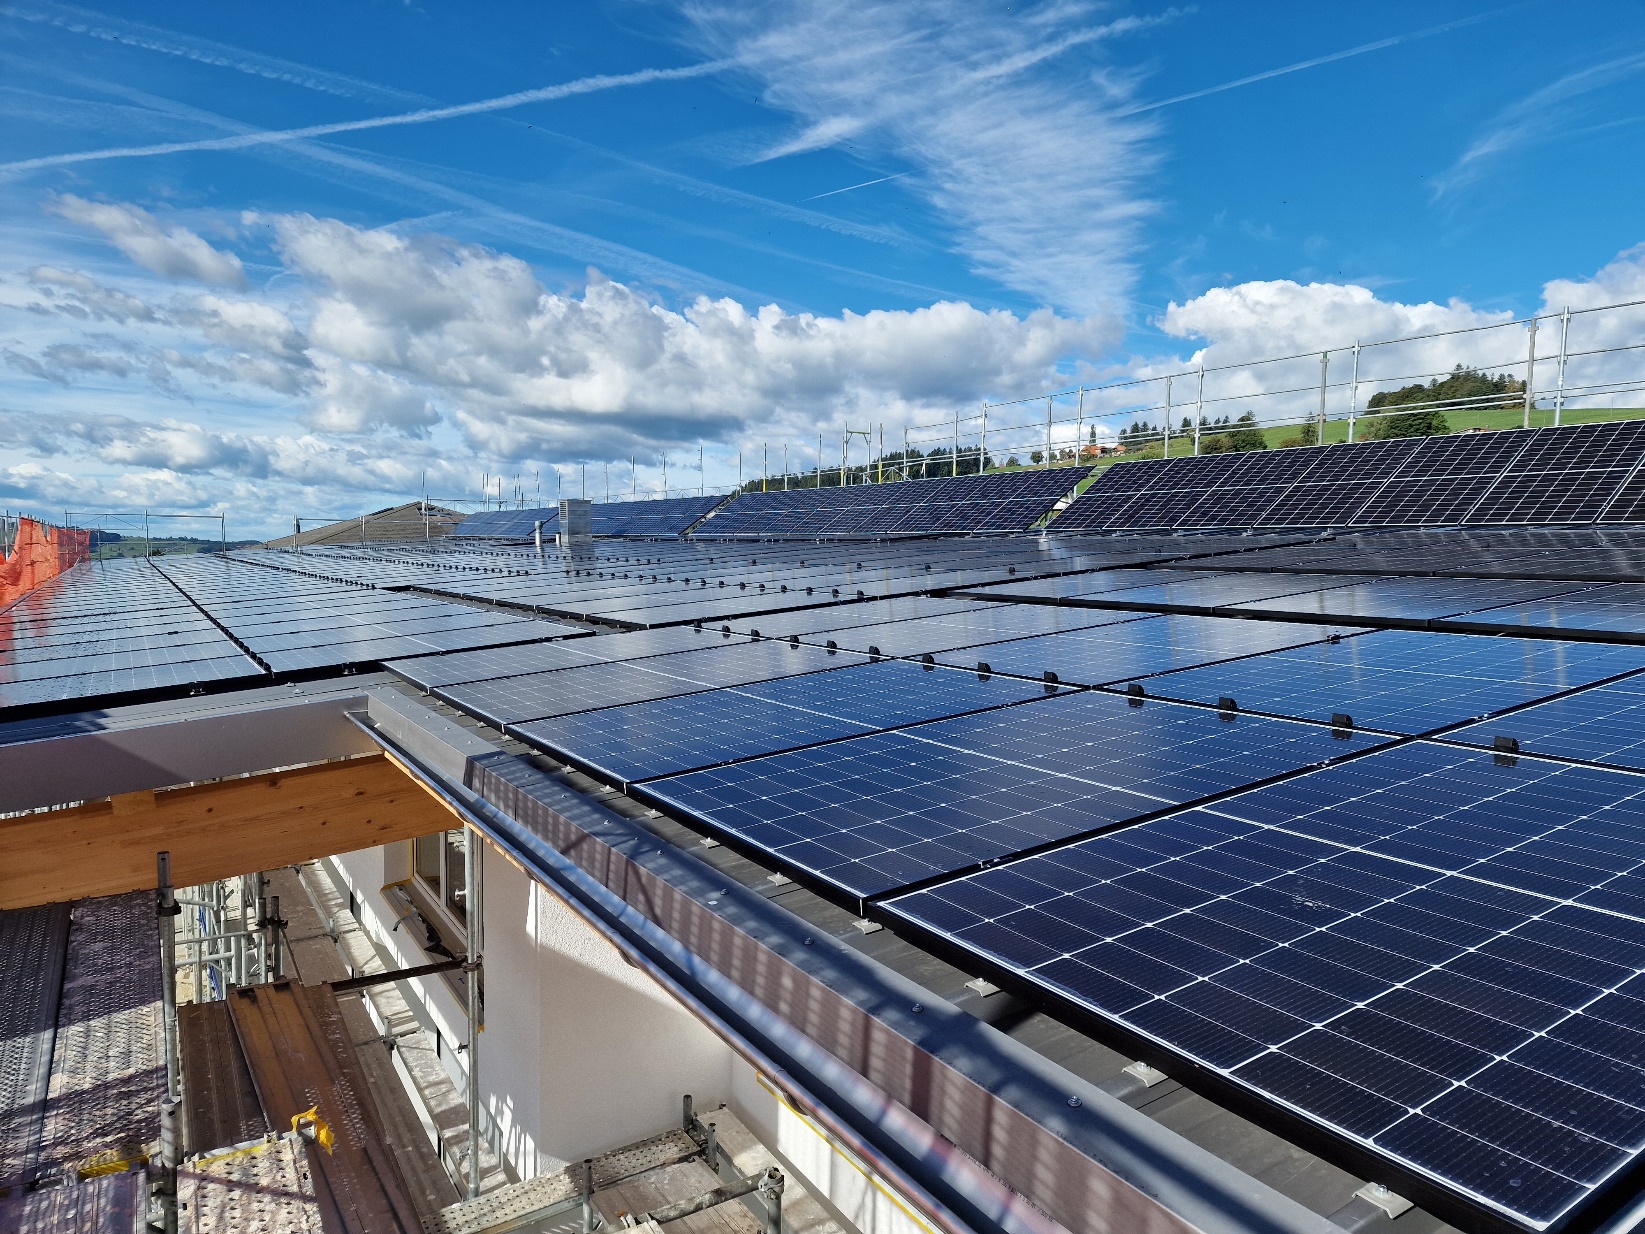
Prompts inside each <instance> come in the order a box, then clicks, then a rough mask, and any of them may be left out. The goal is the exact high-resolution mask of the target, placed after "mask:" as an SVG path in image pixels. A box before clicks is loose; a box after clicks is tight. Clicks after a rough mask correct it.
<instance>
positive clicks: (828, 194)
mask: <svg viewBox="0 0 1645 1234" xmlns="http://www.w3.org/2000/svg"><path fill="white" fill-rule="evenodd" d="M913 174H914V173H913V172H911V171H899V172H898V173H897V174H896V175H894V176H881V177H880V178H879V179H878V180H864V181H863V182H862V183H861V184H848V185H846V186H845V187H844V188H843V189H829V190H828V192H826V193H818V194H817V195H816V196H815V197H802V198H800V200H801V201H819V200H821V199H822V198H824V197H832V196H834V194H835V193H849V192H850V191H851V190H852V189H865V188H867V187H868V186H869V185H870V184H884V183H885V182H886V181H887V180H901V179H902V178H903V177H904V176H911V175H913Z"/></svg>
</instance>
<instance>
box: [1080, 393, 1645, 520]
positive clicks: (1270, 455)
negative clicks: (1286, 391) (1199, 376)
mask: <svg viewBox="0 0 1645 1234" xmlns="http://www.w3.org/2000/svg"><path fill="white" fill-rule="evenodd" d="M1642 462H1645V421H1638V420H1627V421H1617V422H1613V423H1607V424H1580V425H1571V426H1565V427H1561V428H1538V429H1515V430H1511V431H1507V432H1496V433H1457V434H1451V435H1447V436H1439V437H1423V438H1396V439H1392V440H1388V441H1369V442H1360V443H1355V444H1353V445H1342V444H1339V445H1330V446H1321V447H1314V448H1310V449H1293V450H1276V451H1266V450H1264V451H1249V452H1246V453H1239V454H1215V455H1200V456H1197V457H1194V456H1188V457H1181V458H1172V459H1159V460H1143V461H1133V462H1124V463H1117V464H1115V465H1114V466H1113V467H1111V468H1109V469H1108V471H1107V472H1105V473H1104V474H1103V475H1102V476H1101V477H1100V478H1099V479H1098V481H1097V482H1096V483H1095V484H1093V485H1092V486H1091V487H1090V488H1089V489H1087V490H1086V491H1085V493H1083V494H1082V495H1081V496H1080V497H1079V498H1078V499H1077V500H1076V501H1075V502H1074V503H1073V504H1072V505H1071V506H1070V507H1069V508H1068V509H1067V510H1066V511H1064V512H1063V513H1062V514H1061V515H1059V516H1058V517H1057V519H1056V520H1055V522H1054V523H1053V526H1054V527H1055V528H1056V529H1057V530H1059V531H1068V530H1098V529H1100V530H1108V531H1112V530H1127V529H1148V528H1195V527H1320V526H1333V527H1349V526H1405V525H1421V524H1435V525H1438V524H1444V525H1467V524H1510V523H1511V524H1530V525H1534V524H1563V523H1596V522H1598V523H1626V522H1634V521H1638V520H1639V519H1640V518H1641V517H1645V488H1642V487H1641V484H1642V480H1641V475H1640V472H1641V470H1642V468H1641V464H1642Z"/></svg>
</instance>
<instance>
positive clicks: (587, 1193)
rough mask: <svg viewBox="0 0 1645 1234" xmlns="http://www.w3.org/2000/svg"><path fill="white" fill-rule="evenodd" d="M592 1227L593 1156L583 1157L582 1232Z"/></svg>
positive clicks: (587, 1232) (589, 1233)
mask: <svg viewBox="0 0 1645 1234" xmlns="http://www.w3.org/2000/svg"><path fill="white" fill-rule="evenodd" d="M593 1229H594V1158H592V1157H584V1158H583V1234H592V1232H593Z"/></svg>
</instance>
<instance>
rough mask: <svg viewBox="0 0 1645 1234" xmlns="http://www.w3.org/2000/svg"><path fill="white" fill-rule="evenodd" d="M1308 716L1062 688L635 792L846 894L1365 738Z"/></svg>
mask: <svg viewBox="0 0 1645 1234" xmlns="http://www.w3.org/2000/svg"><path fill="white" fill-rule="evenodd" d="M1376 740H1377V739H1374V738H1370V737H1366V736H1364V735H1363V734H1357V733H1356V734H1349V735H1347V736H1346V737H1345V738H1343V739H1336V738H1333V737H1332V736H1331V734H1330V732H1329V730H1327V729H1323V728H1320V727H1318V726H1316V725H1305V724H1292V723H1289V722H1287V721H1283V720H1263V719H1258V718H1256V717H1252V716H1238V717H1232V718H1229V719H1223V718H1220V717H1219V716H1218V715H1217V714H1216V713H1215V712H1212V711H1207V710H1205V709H1204V708H1199V707H1180V706H1172V705H1171V704H1168V703H1149V704H1147V705H1146V706H1143V707H1132V706H1129V705H1128V704H1127V703H1126V701H1125V700H1123V699H1120V698H1115V697H1113V696H1111V695H1100V694H1092V693H1089V692H1086V691H1075V692H1071V693H1064V694H1061V695H1059V696H1057V697H1053V698H1046V699H1044V700H1042V701H1038V702H1030V703H1023V704H1022V705H1020V706H1017V707H1011V708H1007V709H1006V710H1004V711H1001V712H985V713H983V714H982V715H979V716H964V717H960V718H957V719H952V720H939V721H936V722H934V723H931V724H923V725H920V726H919V727H918V728H912V729H901V730H897V731H893V732H889V733H880V734H875V735H871V736H866V737H853V738H851V739H849V740H846V741H840V742H836V743H834V744H832V745H826V746H818V747H814V748H811V749H807V750H801V751H797V752H794V753H790V754H776V755H772V756H770V757H767V758H758V759H753V760H750V761H748V762H744V763H736V764H733V765H731V766H729V767H719V768H715V769H713V770H708V771H693V772H687V773H685V774H684V775H679V776H672V777H669V778H667V779H661V780H654V781H651V782H649V783H648V784H645V785H643V786H640V787H639V788H637V789H636V790H635V791H636V792H637V793H639V794H641V795H643V796H645V797H646V798H647V799H648V800H651V801H654V802H656V803H657V804H659V805H662V806H664V807H667V808H669V809H674V810H678V811H680V812H682V813H684V814H687V815H689V816H691V817H694V818H696V819H697V820H699V821H700V822H701V823H702V824H703V825H705V826H707V827H709V828H711V829H713V830H715V831H717V832H722V833H725V834H727V835H731V836H734V837H736V838H738V839H741V840H742V841H743V842H745V843H747V844H750V845H753V846H754V847H756V848H759V849H761V850H763V851H764V852H765V853H767V854H769V855H770V856H771V857H772V858H774V859H775V860H777V861H779V862H781V863H782V864H783V865H784V866H785V867H786V868H788V869H790V870H792V871H793V872H795V873H797V874H800V875H802V876H805V877H808V878H810V879H812V880H814V881H816V882H818V883H821V884H823V885H826V886H830V887H832V888H834V889H835V890H836V891H838V892H843V893H844V894H846V895H848V896H852V897H867V896H874V895H880V894H883V893H885V892H888V891H893V890H895V889H897V888H899V887H904V886H907V885H908V884H910V883H914V882H918V881H921V880H923V879H926V878H931V877H934V876H937V875H942V874H949V873H953V872H955V871H958V870H964V869H969V868H972V867H974V866H977V865H980V864H982V863H985V862H989V861H994V860H997V859H999V858H1002V857H1006V856H1010V855H1011V854H1013V853H1020V852H1022V851H1023V850H1025V849H1028V848H1032V847H1034V846H1036V845H1039V844H1044V843H1047V842H1051V841H1055V840H1061V839H1066V838H1068V837H1071V836H1075V835H1079V834H1081V833H1082V832H1089V831H1095V830H1098V829H1101V828H1105V827H1110V826H1113V825H1114V824H1116V823H1120V822H1124V821H1125V820H1127V819H1132V818H1136V817H1138V816H1140V815H1144V814H1150V813H1154V812H1156V811H1159V810H1162V809H1166V808H1169V807H1171V806H1173V805H1180V804H1182V803H1185V802H1188V801H1193V800H1196V799H1199V798H1202V797H1206V796H1209V795H1211V794H1214V793H1220V792H1225V791H1227V790H1229V789H1231V788H1235V787H1238V786H1239V785H1242V784H1248V783H1251V782H1252V781H1253V780H1256V779H1259V778H1263V777H1267V776H1271V775H1275V774H1278V773H1280V772H1283V771H1294V770H1296V769H1297V768H1299V767H1306V766H1309V765H1310V764H1313V763H1316V762H1319V761H1321V760H1324V759H1329V758H1332V757H1336V756H1340V755H1342V754H1345V753H1347V752H1348V751H1350V750H1353V749H1359V748H1365V747H1368V746H1370V745H1373V744H1375V743H1376Z"/></svg>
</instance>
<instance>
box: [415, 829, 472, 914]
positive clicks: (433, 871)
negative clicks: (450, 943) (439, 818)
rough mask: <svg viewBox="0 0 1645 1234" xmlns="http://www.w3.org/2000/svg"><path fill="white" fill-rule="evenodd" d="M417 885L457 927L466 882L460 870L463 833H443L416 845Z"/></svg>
mask: <svg viewBox="0 0 1645 1234" xmlns="http://www.w3.org/2000/svg"><path fill="white" fill-rule="evenodd" d="M416 867H417V883H418V884H419V887H420V889H421V890H422V891H424V892H425V893H426V894H427V895H428V897H429V898H430V899H432V900H433V901H434V902H435V903H436V904H439V905H441V906H442V907H443V908H444V909H445V910H446V911H447V912H448V913H450V914H451V915H452V916H453V917H455V918H456V919H457V921H458V922H459V923H461V922H462V921H463V920H464V918H465V916H466V914H465V913H464V911H463V899H464V893H465V892H466V891H467V882H466V879H465V877H464V870H463V833H462V831H461V829H459V830H456V831H444V832H441V833H440V834H439V835H432V836H421V837H419V838H418V840H417V842H416Z"/></svg>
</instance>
